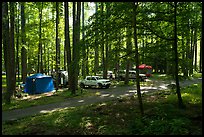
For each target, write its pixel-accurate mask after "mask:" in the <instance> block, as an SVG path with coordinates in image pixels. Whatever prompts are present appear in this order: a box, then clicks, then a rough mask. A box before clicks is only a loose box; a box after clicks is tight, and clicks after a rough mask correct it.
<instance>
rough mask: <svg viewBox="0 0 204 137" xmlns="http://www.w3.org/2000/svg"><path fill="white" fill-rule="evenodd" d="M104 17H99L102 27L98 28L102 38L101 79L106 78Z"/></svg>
mask: <svg viewBox="0 0 204 137" xmlns="http://www.w3.org/2000/svg"><path fill="white" fill-rule="evenodd" d="M100 8H101V9H100V10H101V14H103V10H104V9H103V8H104V6H103V2H101V7H100ZM103 18H104V16H102V17H101V20H102V21H101V22H102V23H101V24H102V26H100V29H101V37H102V41H101V54H102V61H101V62H102V68H103V78H107V71H106V63H105V53H104V52H105V49H104V19H103Z"/></svg>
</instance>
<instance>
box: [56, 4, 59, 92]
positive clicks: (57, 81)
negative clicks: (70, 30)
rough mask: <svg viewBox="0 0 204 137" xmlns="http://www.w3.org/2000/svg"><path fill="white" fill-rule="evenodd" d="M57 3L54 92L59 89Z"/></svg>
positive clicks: (57, 7) (57, 15) (57, 6)
mask: <svg viewBox="0 0 204 137" xmlns="http://www.w3.org/2000/svg"><path fill="white" fill-rule="evenodd" d="M58 4H59V3H58V2H56V67H55V71H56V91H57V90H58V88H59V73H58V71H59V60H58V56H59V55H58V53H59V52H58V51H59V39H58V24H59V5H58Z"/></svg>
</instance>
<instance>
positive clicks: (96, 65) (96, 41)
mask: <svg viewBox="0 0 204 137" xmlns="http://www.w3.org/2000/svg"><path fill="white" fill-rule="evenodd" d="M95 5H96V7H95V13H96V26H95V27H98V3H97V2H95ZM97 37H98V29H96V30H95V46H94V47H95V49H94V51H95V58H94V75H96V73H97V71H98V67H99V51H98V39H97Z"/></svg>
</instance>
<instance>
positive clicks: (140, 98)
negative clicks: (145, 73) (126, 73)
mask: <svg viewBox="0 0 204 137" xmlns="http://www.w3.org/2000/svg"><path fill="white" fill-rule="evenodd" d="M132 5H133V28H134V44H135V60H136V86H137V96H138V101H139V106H140V112H141V115H142V116H143V115H144V110H143V103H142V96H141V92H140V80H139V69H138V68H139V55H138V45H137V28H136V10H137V7H138V3H137V2H136V5H135V2H133V3H132Z"/></svg>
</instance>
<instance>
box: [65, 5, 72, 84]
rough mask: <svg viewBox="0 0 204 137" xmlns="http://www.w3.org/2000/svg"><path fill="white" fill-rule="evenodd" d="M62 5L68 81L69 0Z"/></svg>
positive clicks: (69, 53) (69, 51) (69, 54)
mask: <svg viewBox="0 0 204 137" xmlns="http://www.w3.org/2000/svg"><path fill="white" fill-rule="evenodd" d="M64 6H65V47H66V52H67V53H66V54H67V70H68V82H70V78H71V77H70V74H71V68H70V64H71V47H70V36H69V2H65V4H64ZM69 85H70V84H69Z"/></svg>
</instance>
